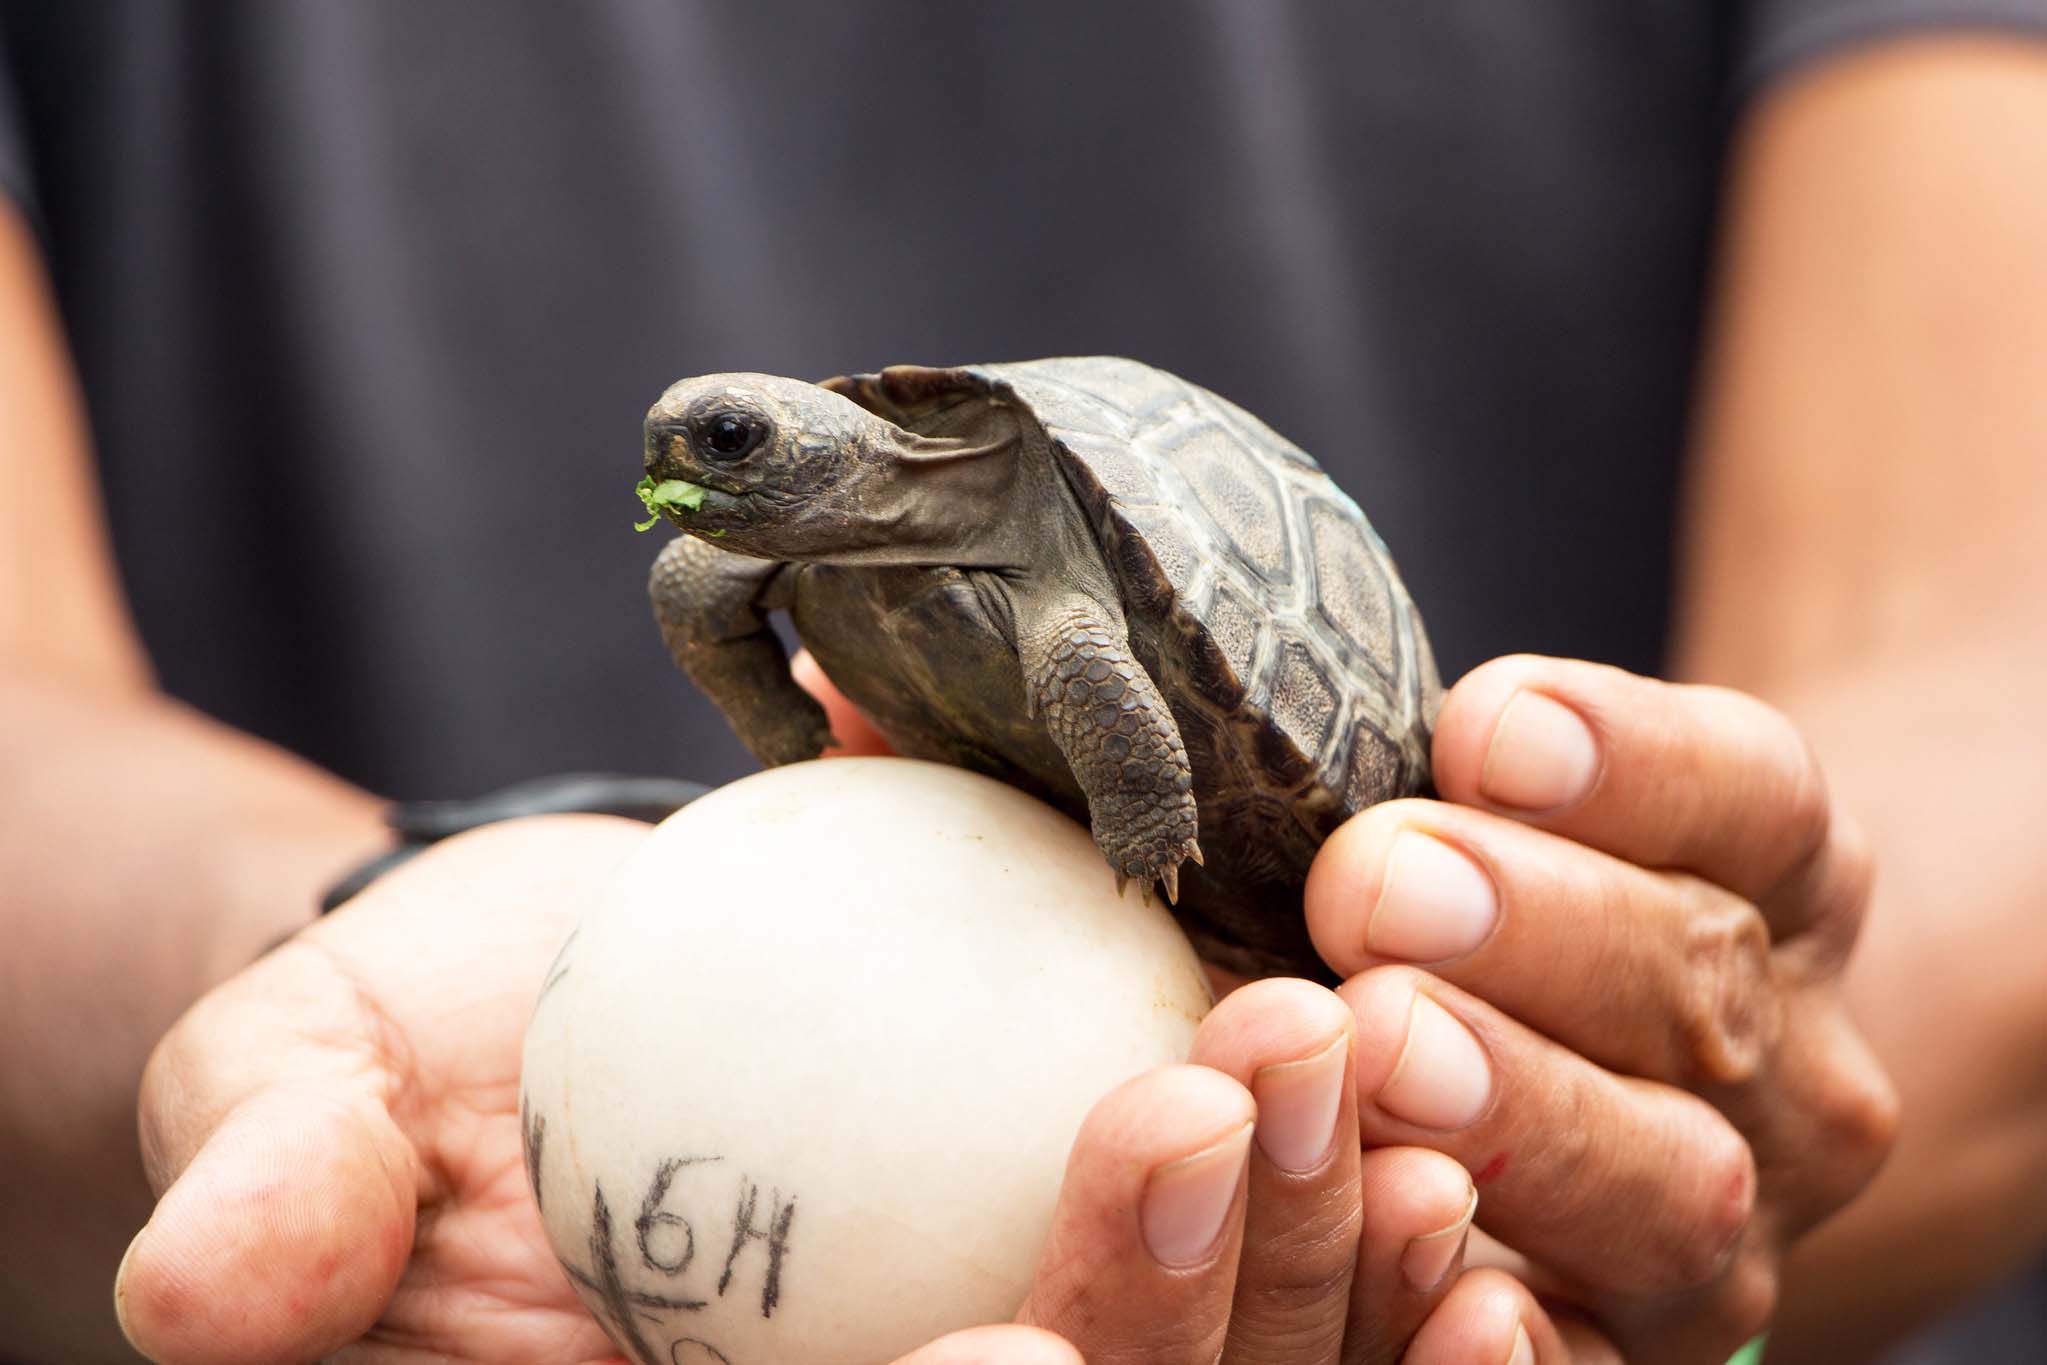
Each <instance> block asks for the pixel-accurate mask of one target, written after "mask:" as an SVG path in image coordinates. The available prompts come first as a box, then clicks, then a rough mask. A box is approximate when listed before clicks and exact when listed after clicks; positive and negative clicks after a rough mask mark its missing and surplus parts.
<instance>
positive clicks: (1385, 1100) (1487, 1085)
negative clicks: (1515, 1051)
mask: <svg viewBox="0 0 2047 1365" xmlns="http://www.w3.org/2000/svg"><path fill="white" fill-rule="evenodd" d="M1492 1093H1493V1072H1492V1067H1490V1066H1489V1065H1487V1063H1486V1055H1485V1049H1484V1048H1482V1047H1480V1046H1479V1045H1478V1039H1476V1038H1474V1037H1472V1036H1471V1030H1470V1029H1468V1028H1466V1027H1465V1026H1464V1025H1463V1024H1461V1023H1459V1022H1458V1020H1457V1017H1456V1016H1455V1015H1453V1014H1451V1013H1450V1011H1448V1010H1446V1009H1444V1008H1443V1007H1442V1006H1441V1005H1439V1004H1437V1003H1436V1002H1435V1001H1433V1000H1431V999H1429V997H1427V996H1426V995H1423V994H1422V993H1421V992H1420V991H1416V992H1415V996H1414V1004H1413V1006H1412V1007H1410V1009H1409V1011H1408V1016H1407V1043H1406V1045H1405V1046H1404V1047H1402V1048H1401V1050H1400V1060H1399V1061H1398V1062H1395V1063H1394V1064H1393V1075H1392V1076H1391V1077H1390V1078H1388V1080H1387V1082H1386V1084H1385V1085H1383V1086H1381V1087H1380V1088H1379V1094H1378V1097H1377V1098H1378V1101H1379V1107H1380V1108H1381V1109H1384V1110H1385V1111H1386V1112H1387V1113H1388V1114H1390V1115H1392V1116H1393V1117H1394V1118H1397V1119H1403V1120H1405V1121H1406V1122H1408V1123H1412V1124H1414V1125H1415V1126H1416V1127H1417V1128H1433V1129H1436V1130H1438V1131H1448V1130H1450V1129H1453V1128H1462V1127H1464V1126H1465V1125H1466V1124H1468V1123H1471V1122H1472V1121H1474V1120H1475V1119H1477V1118H1478V1116H1479V1115H1480V1114H1482V1113H1484V1112H1485V1107H1486V1101H1487V1100H1489V1099H1490V1098H1491V1097H1492Z"/></svg>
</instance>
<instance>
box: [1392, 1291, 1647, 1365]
mask: <svg viewBox="0 0 2047 1365" xmlns="http://www.w3.org/2000/svg"><path fill="white" fill-rule="evenodd" d="M1560 1329H1561V1330H1560ZM1401 1359H1402V1362H1403V1365H1470V1362H1472V1361H1486V1362H1493V1361H1498V1362H1500V1365H1620V1363H1621V1355H1620V1352H1618V1351H1616V1350H1615V1349H1614V1348H1613V1347H1612V1346H1611V1345H1610V1344H1608V1343H1607V1342H1606V1341H1605V1340H1604V1339H1603V1338H1602V1337H1601V1336H1600V1335H1599V1334H1598V1333H1597V1332H1595V1331H1593V1330H1592V1329H1591V1328H1590V1327H1588V1326H1586V1325H1585V1324H1584V1323H1582V1322H1575V1321H1569V1322H1566V1323H1559V1322H1557V1321H1553V1320H1552V1319H1551V1317H1550V1315H1549V1313H1548V1312H1546V1311H1545V1310H1544V1309H1543V1307H1542V1305H1541V1304H1539V1303H1537V1302H1536V1300H1535V1296H1534V1295H1533V1294H1531V1293H1529V1292H1528V1287H1527V1286H1526V1285H1524V1284H1522V1283H1521V1282H1520V1281H1519V1280H1516V1279H1515V1278H1514V1277H1513V1276H1511V1275H1507V1274H1503V1273H1502V1272H1500V1271H1497V1270H1474V1271H1471V1272H1470V1273H1469V1274H1466V1275H1464V1276H1463V1277H1462V1278H1460V1279H1459V1280H1458V1281H1457V1283H1456V1285H1455V1286H1454V1287H1452V1289H1451V1290H1450V1293H1449V1294H1448V1295H1447V1296H1446V1297H1445V1298H1444V1300H1443V1303H1442V1305H1441V1306H1440V1307H1439V1308H1437V1309H1436V1311H1435V1312H1434V1313H1433V1314H1431V1315H1430V1316H1429V1320H1428V1322H1427V1323H1425V1324H1424V1325H1423V1327H1422V1329H1421V1331H1419V1332H1418V1333H1416V1334H1415V1339H1414V1345H1413V1346H1411V1347H1409V1348H1408V1352H1407V1354H1406V1355H1405V1356H1403V1357H1402V1358H1401Z"/></svg>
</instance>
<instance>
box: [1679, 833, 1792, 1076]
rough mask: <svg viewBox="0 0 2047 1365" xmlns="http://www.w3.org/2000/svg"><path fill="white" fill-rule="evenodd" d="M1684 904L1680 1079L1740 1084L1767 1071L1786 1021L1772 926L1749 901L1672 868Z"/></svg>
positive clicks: (1681, 963) (1680, 968)
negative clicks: (1773, 962)
mask: <svg viewBox="0 0 2047 1365" xmlns="http://www.w3.org/2000/svg"><path fill="white" fill-rule="evenodd" d="M1672 882H1673V884H1674V885H1675V886H1676V887H1677V889H1678V895H1679V899H1680V902H1681V903H1682V905H1683V906H1684V931H1683V941H1682V954H1681V960H1680V962H1679V965H1678V969H1677V973H1678V982H1677V986H1676V989H1675V992H1674V995H1675V999H1674V1001H1673V1026H1674V1028H1675V1031H1676V1038H1675V1052H1676V1055H1677V1057H1678V1067H1677V1070H1678V1072H1679V1078H1680V1079H1682V1080H1685V1081H1690V1082H1695V1083H1697V1082H1703V1083H1707V1084H1711V1085H1718V1086H1728V1085H1741V1084H1745V1083H1747V1082H1749V1081H1751V1080H1753V1079H1754V1078H1755V1077H1756V1075H1757V1074H1758V1073H1759V1072H1760V1071H1761V1070H1762V1068H1763V1065H1764V1063H1765V1061H1766V1060H1767V1059H1768V1057H1769V1055H1770V1052H1771V1050H1772V1049H1773V1048H1774V1047H1775V1045H1776V1041H1777V1035H1778V1032H1779V1028H1780V1021H1781V1007H1780V1004H1779V1001H1778V999H1777V994H1776V991H1775V988H1774V983H1773V981H1772V977H1771V967H1770V930H1769V926H1768V925H1767V924H1765V923H1764V921H1763V917H1762V915H1761V914H1760V913H1758V912H1757V910H1756V909H1755V907H1754V906H1752V905H1750V904H1749V903H1748V902H1746V901H1743V900H1740V899H1738V898H1736V897H1733V896H1730V895H1728V894H1727V893H1726V892H1724V891H1721V890H1719V889H1718V888H1716V887H1713V886H1711V885H1710V884H1708V883H1706V882H1704V881H1701V880H1699V879H1698V878H1695V877H1690V876H1685V875H1683V874H1672Z"/></svg>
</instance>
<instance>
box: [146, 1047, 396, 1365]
mask: <svg viewBox="0 0 2047 1365" xmlns="http://www.w3.org/2000/svg"><path fill="white" fill-rule="evenodd" d="M416 1206H417V1181H416V1177H415V1176H414V1174H413V1162H412V1153H411V1148H410V1146H409V1145H408V1144H407V1143H406V1141H405V1139H404V1137H403V1136H402V1135H401V1134H400V1133H399V1131H398V1129H397V1126H396V1125H395V1124H393V1123H392V1121H391V1117H390V1115H389V1114H388V1113H386V1112H385V1110H384V1108H383V1106H382V1105H381V1104H379V1103H376V1102H374V1101H372V1100H369V1099H368V1098H367V1097H363V1098H354V1097H349V1096H346V1095H344V1094H338V1093H334V1092H333V1091H331V1090H320V1089H286V1088H279V1089H273V1090H268V1091H264V1092H260V1093H258V1094H256V1095H253V1096H251V1097H250V1098H248V1099H247V1100H245V1101H243V1102H242V1103H241V1104H240V1105H238V1106H236V1107H235V1108H234V1109H233V1110H231V1111H230V1112H229V1113H228V1114H227V1116H226V1117H225V1118H224V1119H223V1120H222V1121H221V1122H220V1124H219V1125H218V1126H217V1127H216V1128H215V1129H214V1130H213V1132H212V1133H211V1134H210V1135H209V1136H208V1137H207V1138H206V1139H205V1142H204V1143H203V1145H202V1146H201V1147H200V1148H199V1150H198V1152H197V1153H196V1154H195V1155H194V1156H193V1157H192V1160H191V1161H190V1163H189V1164H188V1165H186V1167H185V1169H184V1171H183V1172H182V1173H181V1174H180V1175H179V1176H178V1177H177V1179H176V1180H175V1181H174V1182H173V1183H172V1185H171V1186H170V1188H169V1189H167V1190H166V1191H164V1195H163V1198H162V1199H161V1200H160V1201H159V1202H158V1204H157V1207H156V1212H155V1214H154V1215H153V1216H151V1218H150V1220H149V1222H148V1224H147V1225H146V1226H145V1227H144V1228H143V1229H142V1231H141V1232H140V1233H139V1234H137V1236H136V1238H135V1241H134V1242H133V1243H132V1244H131V1245H130V1246H129V1248H128V1254H127V1256H126V1258H124V1259H123V1261H122V1262H121V1269H120V1273H119V1274H118V1275H117V1276H116V1277H115V1281H114V1309H115V1312H116V1313H117V1314H118V1315H119V1317H120V1320H121V1328H122V1330H123V1331H124V1332H126V1333H127V1334H128V1339H129V1340H130V1341H131V1342H133V1343H134V1345H135V1347H136V1349H137V1350H139V1351H141V1352H142V1353H143V1354H144V1355H146V1356H148V1357H150V1358H151V1359H153V1360H158V1361H166V1362H179V1361H201V1360H204V1361H272V1360H310V1359H314V1358H316V1357H319V1356H324V1355H326V1354H327V1353H328V1352H330V1351H332V1350H335V1349H337V1348H338V1347H340V1346H342V1345H343V1344H344V1343H346V1342H349V1341H352V1340H354V1339H355V1338H357V1337H359V1336H361V1335H362V1334H363V1333H364V1332H365V1331H367V1330H368V1329H369V1327H370V1326H371V1325H372V1324H373V1323H374V1322H375V1321H376V1319H377V1317H378V1315H379V1314H380V1313H381V1312H382V1311H383V1308H384V1304H385V1303H386V1302H387V1301H388V1300H389V1299H390V1297H391V1292H392V1290H393V1289H394V1288H395V1287H396V1285H397V1283H398V1276H399V1273H400V1272H401V1271H402V1270H403V1269H404V1268H405V1263H406V1260H407V1257H408V1254H409V1253H410V1251H411V1247H412V1229H413V1215H414V1210H415V1208H416Z"/></svg>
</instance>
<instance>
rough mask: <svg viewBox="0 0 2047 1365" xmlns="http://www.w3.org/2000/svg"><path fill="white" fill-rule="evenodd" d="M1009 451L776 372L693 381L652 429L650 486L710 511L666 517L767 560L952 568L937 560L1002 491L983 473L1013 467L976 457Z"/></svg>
mask: <svg viewBox="0 0 2047 1365" xmlns="http://www.w3.org/2000/svg"><path fill="white" fill-rule="evenodd" d="M1007 448H1008V444H1007V443H1003V444H1001V445H993V444H988V443H981V444H976V443H975V442H973V441H971V440H967V439H961V438H958V437H946V438H932V437H927V436H921V435H918V434H916V433H914V432H910V431H906V430H905V429H903V428H902V427H900V426H898V425H896V424H895V423H894V422H891V421H889V420H888V419H887V418H885V417H882V416H879V415H878V414H876V413H874V412H871V411H869V410H868V409H866V408H863V407H861V406H860V405H859V404H857V403H855V402H853V401H852V400H851V399H848V398H845V397H842V396H841V395H840V394H838V393H835V392H832V391H831V390H829V389H826V388H822V387H820V386H819V385H816V384H810V383H806V382H804V381H802V380H797V379H782V378H778V377H776V376H774V375H764V374H714V375H705V376H703V377H701V378H697V379H685V380H682V381H680V382H678V383H676V384H674V385H671V386H670V387H669V389H668V391H667V392H666V393H664V394H662V395H661V398H660V401H658V402H657V403H655V404H654V406H653V407H652V408H651V409H649V410H648V413H647V425H646V468H647V474H648V476H649V477H650V478H652V479H653V480H654V481H655V482H656V483H657V484H659V483H663V482H666V481H668V480H682V481H683V482H685V483H687V484H692V485H695V486H696V488H698V489H701V490H703V491H702V495H701V501H696V497H697V495H696V494H694V493H692V494H690V497H689V500H688V501H682V502H678V501H675V500H668V501H667V502H666V504H665V505H664V506H663V507H662V511H663V513H664V514H665V515H666V516H667V517H668V519H669V520H670V521H672V522H674V523H675V525H677V526H679V527H681V528H682V529H683V530H684V531H688V532H690V533H692V534H694V535H698V536H703V537H707V538H712V539H715V540H716V542H717V544H718V545H719V547H720V548H722V549H728V550H734V551H738V552H739V553H742V554H750V555H756V556H758V557H760V558H764V559H787V560H809V561H822V562H830V563H864V564H880V563H933V562H939V561H942V560H943V559H945V558H947V557H948V556H946V555H944V554H942V553H937V551H939V550H941V549H942V548H943V546H944V545H945V544H948V543H954V542H957V541H958V539H959V537H960V534H961V532H962V531H963V530H964V529H966V528H968V527H970V526H972V525H973V524H974V523H975V519H976V518H977V517H978V516H982V515H985V514H986V509H977V507H976V506H975V504H976V503H977V502H978V501H980V500H981V497H980V496H979V493H980V492H983V491H985V490H984V489H983V487H982V486H984V485H988V484H989V483H990V482H991V481H990V479H989V478H988V477H987V476H986V475H984V474H982V473H980V472H979V467H982V466H986V465H988V464H990V463H996V464H1000V463H1004V462H1002V461H994V462H990V461H986V460H980V459H976V458H974V457H977V456H982V455H988V454H991V453H993V452H994V451H996V450H997V449H1007ZM953 471H957V473H954V472H953ZM692 502H693V503H694V505H693V506H692V505H690V504H691V503H692Z"/></svg>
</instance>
